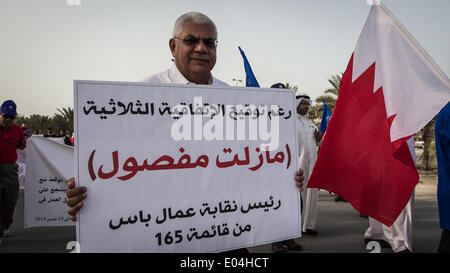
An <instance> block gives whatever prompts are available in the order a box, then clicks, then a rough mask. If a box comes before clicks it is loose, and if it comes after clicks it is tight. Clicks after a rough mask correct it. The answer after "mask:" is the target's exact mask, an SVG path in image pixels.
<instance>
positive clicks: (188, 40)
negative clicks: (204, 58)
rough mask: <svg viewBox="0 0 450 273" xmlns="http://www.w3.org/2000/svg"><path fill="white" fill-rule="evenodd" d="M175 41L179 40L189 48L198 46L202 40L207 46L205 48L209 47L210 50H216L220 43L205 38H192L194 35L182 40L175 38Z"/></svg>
mask: <svg viewBox="0 0 450 273" xmlns="http://www.w3.org/2000/svg"><path fill="white" fill-rule="evenodd" d="M174 38H175V39H178V40H182V41H183V43H184V44H185V45H188V46H193V45H196V44H198V43H199V42H200V40H202V41H203V44H205V46H207V47H208V48H211V49H214V48H216V47H217V44H218V43H219V41H217V40H216V39H214V38H204V39H200V38H198V37H195V36H192V35H188V36H187V37H186V38H184V39H183V38H180V37H176V36H175V37H174Z"/></svg>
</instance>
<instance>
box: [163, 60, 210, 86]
mask: <svg viewBox="0 0 450 273" xmlns="http://www.w3.org/2000/svg"><path fill="white" fill-rule="evenodd" d="M169 77H170V79H171V80H172V82H173V83H177V84H196V83H194V82H190V81H188V80H187V79H186V78H185V77H184V76H183V74H181V72H180V70H178V67H177V66H176V65H175V64H172V66H171V67H170V69H169ZM213 81H214V79H213V76H212V75H211V74H210V78H209V83H208V84H213Z"/></svg>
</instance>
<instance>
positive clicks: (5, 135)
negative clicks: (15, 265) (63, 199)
mask: <svg viewBox="0 0 450 273" xmlns="http://www.w3.org/2000/svg"><path fill="white" fill-rule="evenodd" d="M16 116H17V112H16V104H15V103H14V101H12V100H7V101H5V102H3V104H2V105H1V108H0V245H1V243H2V238H3V236H4V235H5V236H9V235H10V231H9V226H10V225H11V223H12V216H13V214H14V208H15V206H16V203H17V199H18V198H19V176H18V172H17V170H18V166H17V164H16V161H17V149H22V150H23V149H25V146H26V138H25V136H24V134H23V130H22V128H21V127H20V126H18V125H15V124H13V121H14V119H15V118H16Z"/></svg>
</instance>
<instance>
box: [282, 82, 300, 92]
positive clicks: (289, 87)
mask: <svg viewBox="0 0 450 273" xmlns="http://www.w3.org/2000/svg"><path fill="white" fill-rule="evenodd" d="M284 86H286V88H287V89H293V90H295V91H298V86H297V85H294V86H291V85H290V84H289V83H288V82H287V83H285V84H284Z"/></svg>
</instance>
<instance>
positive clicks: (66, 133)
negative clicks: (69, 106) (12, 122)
mask: <svg viewBox="0 0 450 273" xmlns="http://www.w3.org/2000/svg"><path fill="white" fill-rule="evenodd" d="M21 127H22V131H23V134H24V135H25V136H27V137H29V136H31V135H42V136H43V137H52V138H63V143H64V144H66V145H68V146H72V147H73V146H74V135H75V133H74V132H73V131H70V130H66V129H64V128H60V129H59V130H58V133H54V132H53V128H51V127H49V128H47V131H46V133H45V134H42V133H41V131H40V130H38V129H36V130H33V131H31V130H30V129H29V128H28V127H27V124H26V123H22V126H21Z"/></svg>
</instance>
